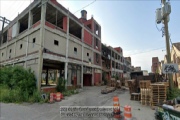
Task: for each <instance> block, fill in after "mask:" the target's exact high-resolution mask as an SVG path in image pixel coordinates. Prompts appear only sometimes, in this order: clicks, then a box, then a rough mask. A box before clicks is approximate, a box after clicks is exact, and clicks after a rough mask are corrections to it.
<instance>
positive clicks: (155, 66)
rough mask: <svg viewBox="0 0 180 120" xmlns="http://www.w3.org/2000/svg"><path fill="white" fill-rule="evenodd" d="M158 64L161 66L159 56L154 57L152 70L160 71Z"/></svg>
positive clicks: (153, 71)
mask: <svg viewBox="0 0 180 120" xmlns="http://www.w3.org/2000/svg"><path fill="white" fill-rule="evenodd" d="M158 66H159V59H158V57H153V58H152V66H151V72H152V73H157V72H158Z"/></svg>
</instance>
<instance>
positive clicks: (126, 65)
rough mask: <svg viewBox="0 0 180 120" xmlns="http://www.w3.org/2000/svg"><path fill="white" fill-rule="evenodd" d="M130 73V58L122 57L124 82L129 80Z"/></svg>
mask: <svg viewBox="0 0 180 120" xmlns="http://www.w3.org/2000/svg"><path fill="white" fill-rule="evenodd" d="M131 72H132V66H131V57H124V78H125V79H126V80H129V79H131V76H130V75H131Z"/></svg>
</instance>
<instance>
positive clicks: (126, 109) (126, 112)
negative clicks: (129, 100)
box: [124, 105, 132, 120]
mask: <svg viewBox="0 0 180 120" xmlns="http://www.w3.org/2000/svg"><path fill="white" fill-rule="evenodd" d="M124 120H132V114H131V106H129V105H125V106H124Z"/></svg>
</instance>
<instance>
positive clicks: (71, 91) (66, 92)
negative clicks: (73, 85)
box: [62, 89, 78, 96]
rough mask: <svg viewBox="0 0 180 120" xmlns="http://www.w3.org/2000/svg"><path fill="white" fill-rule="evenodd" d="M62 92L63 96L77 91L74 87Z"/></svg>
mask: <svg viewBox="0 0 180 120" xmlns="http://www.w3.org/2000/svg"><path fill="white" fill-rule="evenodd" d="M62 94H63V95H64V96H71V95H73V94H78V91H77V90H75V89H72V90H66V91H64V92H62Z"/></svg>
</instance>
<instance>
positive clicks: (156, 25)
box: [155, 21, 162, 32]
mask: <svg viewBox="0 0 180 120" xmlns="http://www.w3.org/2000/svg"><path fill="white" fill-rule="evenodd" d="M155 26H156V28H157V30H158V31H159V32H161V31H162V28H161V29H159V28H158V26H157V23H156V21H155Z"/></svg>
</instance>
